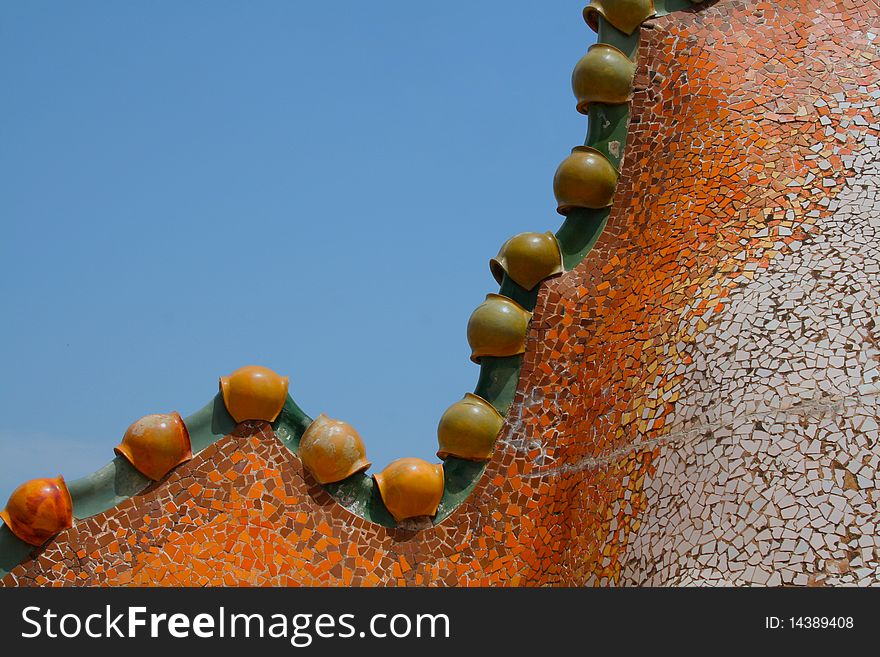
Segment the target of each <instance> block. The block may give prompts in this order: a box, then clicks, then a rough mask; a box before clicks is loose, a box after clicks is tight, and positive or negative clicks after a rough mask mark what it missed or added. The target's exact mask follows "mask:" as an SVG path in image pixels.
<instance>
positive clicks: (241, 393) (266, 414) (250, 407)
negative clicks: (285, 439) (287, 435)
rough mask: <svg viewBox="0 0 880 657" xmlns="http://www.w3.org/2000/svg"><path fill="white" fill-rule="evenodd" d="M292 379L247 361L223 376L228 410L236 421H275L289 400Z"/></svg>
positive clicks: (222, 384)
mask: <svg viewBox="0 0 880 657" xmlns="http://www.w3.org/2000/svg"><path fill="white" fill-rule="evenodd" d="M289 382H290V380H289V379H288V377H286V376H279V375H278V374H276V373H275V372H273V371H272V370H270V369H269V368H268V367H260V366H258V365H247V366H246V367H242V368H240V369H237V370H235V371H234V372H233V373H232V374H230V375H229V376H221V377H220V390H221V391H222V392H223V402H224V403H225V404H226V410H227V411H229V414H230V415H231V416H232V419H233V420H235V421H236V422H244V421H245V420H265V421H266V422H274V421H275V419H276V418H277V417H278V414H279V413H281V409H282V408H284V402H285V401H287V386H288V383H289Z"/></svg>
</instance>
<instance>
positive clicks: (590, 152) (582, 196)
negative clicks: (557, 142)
mask: <svg viewBox="0 0 880 657" xmlns="http://www.w3.org/2000/svg"><path fill="white" fill-rule="evenodd" d="M617 176H618V174H617V169H615V168H614V165H612V164H611V162H609V161H608V158H607V157H605V155H603V154H602V153H601V152H599V151H597V150H596V149H595V148H591V147H590V146H576V147H575V148H573V149H571V155H569V156H568V157H567V158H565V160H563V161H562V164H560V165H559V168H558V169H557V170H556V175H555V176H554V177H553V193H554V194H555V195H556V202H557V203H558V205H557V208H556V211H557V212H558V213H559V214H562V215H567V214H568V213H569V212H571V210H572V209H574V208H590V209H593V210H599V209H601V208H607V207H608V206H610V205H611V201H612V199H613V198H614V189H615V188H616V187H617Z"/></svg>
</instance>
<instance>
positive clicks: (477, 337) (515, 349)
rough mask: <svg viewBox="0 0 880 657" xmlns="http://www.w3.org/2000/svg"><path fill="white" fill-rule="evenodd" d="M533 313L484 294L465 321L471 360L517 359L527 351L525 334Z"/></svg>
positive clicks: (502, 298)
mask: <svg viewBox="0 0 880 657" xmlns="http://www.w3.org/2000/svg"><path fill="white" fill-rule="evenodd" d="M531 318H532V313H530V312H529V311H528V310H526V309H525V308H523V307H522V306H521V305H519V304H518V303H517V302H516V301H514V300H513V299H508V298H507V297H505V296H501V295H500V294H487V295H486V300H485V301H484V302H483V303H481V304H480V305H479V306H477V309H476V310H474V312H473V314H472V315H471V318H470V320H469V321H468V326H467V336H468V344H469V345H470V347H471V360H472V361H474V362H475V363H479V362H480V358H482V357H483V356H500V357H503V356H516V355H517V354H521V353H524V352H525V350H526V333H527V332H528V328H529V320H530V319H531Z"/></svg>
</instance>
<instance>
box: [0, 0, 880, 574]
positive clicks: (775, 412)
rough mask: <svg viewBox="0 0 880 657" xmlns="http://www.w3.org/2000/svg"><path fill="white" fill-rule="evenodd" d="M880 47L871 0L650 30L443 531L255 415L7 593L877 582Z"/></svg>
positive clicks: (798, 4)
mask: <svg viewBox="0 0 880 657" xmlns="http://www.w3.org/2000/svg"><path fill="white" fill-rule="evenodd" d="M877 35H880V4H878V2H876V0H867V1H863V2H855V1H838V2H819V1H818V0H815V1H812V0H778V1H776V2H773V3H770V2H746V1H744V0H718V1H716V2H707V3H705V4H703V5H699V6H695V7H694V8H693V9H691V10H688V11H684V12H677V13H675V14H673V15H669V16H664V17H660V18H657V19H654V20H652V21H651V22H650V23H649V24H647V25H645V26H644V27H643V28H642V30H641V46H640V49H639V53H638V57H637V71H636V78H635V92H634V94H633V99H632V118H631V124H630V130H629V136H628V143H627V150H626V155H625V159H624V162H623V164H622V167H621V175H620V182H619V186H618V189H617V194H616V197H615V201H614V207H613V210H612V213H611V216H610V218H609V221H608V224H607V227H606V229H605V231H604V233H603V234H602V236H601V237H600V239H599V241H598V242H597V244H596V246H595V247H594V249H593V250H592V251H591V252H590V254H589V255H588V256H587V258H586V259H585V260H584V262H583V263H582V264H580V265H579V266H578V267H577V268H576V269H575V270H574V271H571V272H568V273H566V274H564V275H562V276H559V277H557V278H553V279H550V280H548V281H546V282H545V283H544V284H543V285H542V287H541V289H540V293H539V297H538V303H537V306H536V308H535V311H534V315H533V318H532V321H531V324H530V327H529V332H528V337H527V344H526V350H525V355H524V367H523V372H522V376H521V379H520V382H519V387H518V390H517V393H516V398H515V401H514V404H513V406H512V407H511V409H510V412H509V414H508V416H507V418H506V421H505V424H504V428H503V429H502V433H501V436H500V438H499V441H498V444H497V446H496V449H495V452H494V454H493V456H492V459H491V460H490V462H489V464H488V467H487V470H486V472H485V474H484V476H483V477H482V479H481V480H480V482H479V484H478V485H477V487H476V489H475V490H474V491H473V493H472V494H471V495H470V497H469V498H468V499H467V500H466V501H465V502H464V503H463V504H462V505H461V506H460V507H459V508H458V509H457V510H456V511H455V512H453V513H452V515H451V516H450V517H449V518H447V519H445V520H443V521H442V522H440V523H439V524H437V525H436V526H433V527H430V528H426V529H419V530H416V529H404V528H397V529H388V528H384V527H380V526H378V525H375V524H372V523H370V522H368V521H366V520H364V519H362V518H359V517H357V516H355V515H353V514H352V513H350V512H349V511H347V510H346V509H344V508H342V507H341V506H339V504H337V503H336V502H335V501H334V500H333V499H332V498H331V497H330V496H329V494H327V493H326V492H325V491H324V489H323V488H322V487H321V485H319V484H318V483H317V482H316V481H315V480H314V478H313V477H312V475H311V474H310V473H309V472H308V471H305V470H304V469H303V467H302V464H301V463H300V461H299V460H298V459H297V458H296V457H294V456H292V455H291V453H290V452H289V451H288V450H287V449H286V448H285V447H284V446H283V445H282V444H281V443H280V442H279V441H278V440H277V438H276V437H275V436H274V434H273V432H272V429H271V425H269V424H268V423H266V422H257V421H254V422H250V421H249V422H244V423H242V424H240V425H239V426H238V428H237V429H236V431H235V433H233V434H232V435H230V436H227V437H225V438H223V439H221V440H220V441H218V442H217V443H215V444H214V445H212V446H210V447H208V448H207V449H205V450H204V451H202V452H200V453H199V454H197V455H196V456H195V457H194V458H193V459H192V460H191V461H189V462H187V463H185V464H183V465H182V466H180V467H179V468H177V469H176V470H174V471H173V472H172V473H171V474H170V475H169V476H168V477H167V478H166V479H165V480H163V481H161V482H159V483H157V484H155V485H154V486H152V487H151V488H150V489H148V490H147V491H145V492H144V493H143V494H140V495H137V496H135V497H133V498H131V499H129V500H127V501H125V502H123V503H121V504H119V505H118V506H116V507H114V508H112V509H110V510H109V511H107V512H105V513H102V514H100V515H97V516H94V517H92V518H89V519H87V520H81V521H77V522H75V523H74V526H73V527H72V528H70V529H67V530H65V531H63V532H61V533H60V534H59V535H58V536H57V537H56V538H55V539H53V540H51V541H49V542H48V543H47V544H46V545H45V546H43V547H42V548H39V549H36V550H35V551H34V552H33V553H32V555H31V556H30V557H29V558H28V559H26V560H25V561H24V562H23V563H22V564H21V565H19V566H18V567H16V568H15V569H14V570H13V571H12V572H11V573H10V574H9V575H8V576H7V577H6V578H4V579H3V580H2V584H3V585H38V586H50V585H51V586H70V585H102V586H103V585H144V586H162V585H169V586H178V585H184V586H203V585H225V586H295V585H320V586H350V585H359V586H378V585H388V586H395V585H398V586H403V585H415V586H428V585H430V586H521V585H528V586H548V585H550V586H559V585H645V584H651V585H670V584H738V585H740V584H758V585H774V584H792V585H821V584H859V585H866V584H877V583H880V579H878V573H880V566H878V542H877V539H876V535H877V531H876V528H877V526H878V522H880V518H878V512H877V504H876V502H877V489H878V487H880V477H878V474H877V473H878V466H880V448H878V445H880V435H878V432H880V425H878V421H877V418H878V415H880V413H878V403H877V394H878V393H880V365H878V361H880V348H878V347H877V345H878V344H880V335H877V328H876V327H875V325H874V318H875V317H876V316H877V311H880V299H877V295H876V293H874V292H873V290H875V289H878V288H880V285H878V284H880V280H877V279H878V277H880V247H875V246H874V244H875V243H877V244H880V240H877V239H875V238H876V237H880V236H877V235H875V232H876V230H877V227H876V226H875V224H876V217H877V214H878V209H880V197H878V194H877V192H876V189H877V183H878V181H880V145H878V138H880V123H878V121H880V118H878V117H880V92H878V81H880V55H878V52H877V40H878V38H880V37H878V36H877Z"/></svg>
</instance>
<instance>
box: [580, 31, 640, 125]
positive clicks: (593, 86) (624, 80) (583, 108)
mask: <svg viewBox="0 0 880 657" xmlns="http://www.w3.org/2000/svg"><path fill="white" fill-rule="evenodd" d="M635 73H636V67H635V64H633V63H632V62H631V61H630V59H629V57H627V56H626V55H624V54H623V53H622V52H621V51H620V50H618V49H617V48H615V47H614V46H609V45H608V44H606V43H595V44H593V45H592V46H590V49H589V50H588V51H587V54H586V55H584V56H583V57H582V58H581V60H580V61H579V62H578V63H577V64H576V65H575V67H574V72H573V73H572V74H571V88H572V90H573V91H574V95H575V98H577V111H578V112H580V113H581V114H586V113H587V108H588V107H589V106H590V103H609V104H621V103H626V102H629V100H630V98H631V97H632V86H633V76H635Z"/></svg>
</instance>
